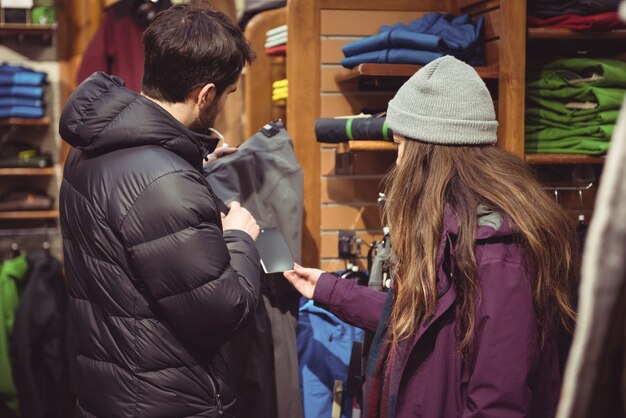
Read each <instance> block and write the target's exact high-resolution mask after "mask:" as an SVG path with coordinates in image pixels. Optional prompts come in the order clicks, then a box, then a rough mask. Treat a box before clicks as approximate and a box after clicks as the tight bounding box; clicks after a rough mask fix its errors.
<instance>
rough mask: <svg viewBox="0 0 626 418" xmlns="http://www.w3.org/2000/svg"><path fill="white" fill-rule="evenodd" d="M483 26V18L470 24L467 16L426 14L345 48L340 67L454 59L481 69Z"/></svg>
mask: <svg viewBox="0 0 626 418" xmlns="http://www.w3.org/2000/svg"><path fill="white" fill-rule="evenodd" d="M483 23H484V19H483V17H482V16H481V17H479V18H478V19H476V20H475V21H472V19H471V17H470V16H469V15H461V16H455V15H452V14H443V13H429V14H426V15H424V16H423V17H421V18H419V19H416V20H413V21H411V22H410V23H408V24H407V25H404V24H402V23H397V24H395V25H391V26H382V27H381V28H380V33H378V34H376V35H372V36H369V37H367V38H363V39H360V40H358V41H355V42H351V43H349V44H346V45H345V46H344V47H343V48H342V51H343V53H344V55H345V58H344V59H343V60H342V61H341V64H342V65H343V66H345V67H348V68H352V67H354V66H356V65H358V64H362V63H372V62H375V63H394V64H427V63H428V62H430V61H433V60H435V59H437V58H439V57H441V56H443V55H453V56H455V57H457V58H459V59H461V60H463V61H465V62H467V63H469V64H470V65H484V57H483V39H482V28H483Z"/></svg>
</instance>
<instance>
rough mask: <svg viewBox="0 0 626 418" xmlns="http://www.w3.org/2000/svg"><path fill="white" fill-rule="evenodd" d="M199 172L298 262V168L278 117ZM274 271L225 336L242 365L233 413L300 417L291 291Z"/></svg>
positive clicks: (294, 296)
mask: <svg viewBox="0 0 626 418" xmlns="http://www.w3.org/2000/svg"><path fill="white" fill-rule="evenodd" d="M205 177H206V179H207V181H208V182H209V184H210V185H211V188H212V189H213V191H214V192H215V194H216V195H217V196H218V197H219V198H220V199H222V200H223V201H224V202H227V203H229V202H232V201H233V200H236V201H238V202H240V203H241V205H242V206H243V207H245V208H246V209H248V210H249V211H250V213H251V214H252V216H254V218H255V219H256V221H257V223H258V224H259V225H260V226H261V227H262V228H269V227H276V228H278V229H279V230H280V232H281V234H282V235H283V237H284V238H285V241H286V242H287V244H288V246H289V249H290V250H291V253H292V255H293V258H294V260H296V261H297V262H299V261H300V253H301V242H302V211H303V206H302V196H303V187H304V186H303V174H302V169H301V168H300V164H298V161H297V160H296V158H295V154H294V151H293V144H292V142H291V138H290V137H289V134H288V133H287V131H286V130H285V129H284V127H283V124H282V122H281V121H275V122H272V123H270V124H268V125H266V126H265V127H263V128H262V129H261V130H260V131H259V132H257V133H256V134H254V135H253V136H252V137H250V138H249V139H247V140H246V141H245V142H244V143H243V144H242V145H241V146H240V147H239V148H238V151H237V152H236V153H234V154H231V155H227V156H224V157H222V158H220V159H218V160H217V161H214V162H212V163H211V164H209V165H208V166H207V167H206V168H205ZM280 276H282V274H274V275H270V274H262V275H261V294H262V296H263V297H262V299H263V304H262V305H263V306H261V304H259V306H258V307H257V311H256V317H255V318H254V319H253V320H252V322H251V323H250V324H248V325H247V330H246V332H241V333H239V336H238V337H237V338H236V340H235V341H234V342H233V346H234V349H235V352H236V354H237V356H238V360H239V361H238V362H237V364H238V365H240V366H241V368H242V370H241V371H242V374H241V375H240V383H241V384H242V386H243V387H240V388H239V391H240V394H241V397H240V403H239V406H240V408H244V410H240V416H241V417H255V418H265V417H267V418H302V417H303V413H302V401H301V394H300V376H299V371H298V353H297V346H296V326H297V315H298V307H299V294H298V293H297V292H296V291H295V290H294V289H293V287H292V286H291V285H290V284H289V283H288V282H287V281H286V280H284V279H283V278H282V277H280ZM266 317H267V319H265V318H266ZM267 329H271V336H272V341H271V342H270V341H269V340H268V338H267V331H266V330H267ZM272 365H273V366H272ZM273 394H275V396H274V395H273ZM273 396H274V397H273ZM272 397H273V398H272ZM272 405H274V406H275V408H274V407H272Z"/></svg>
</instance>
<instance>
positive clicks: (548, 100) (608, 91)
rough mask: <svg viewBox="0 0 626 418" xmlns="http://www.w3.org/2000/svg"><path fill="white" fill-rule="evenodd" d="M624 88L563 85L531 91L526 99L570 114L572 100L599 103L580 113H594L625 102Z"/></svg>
mask: <svg viewBox="0 0 626 418" xmlns="http://www.w3.org/2000/svg"><path fill="white" fill-rule="evenodd" d="M624 92H625V90H624V89H622V88H617V87H616V88H613V87H594V86H590V85H585V86H578V87H563V88H560V89H555V90H540V91H537V92H534V91H529V92H527V94H526V101H527V102H529V103H534V104H535V105H538V106H539V107H542V108H545V109H550V110H552V111H554V112H558V113H561V114H565V115H567V114H569V113H570V111H571V108H570V107H569V106H571V102H573V101H577V102H593V103H597V104H598V105H597V106H596V107H595V108H592V109H579V113H578V114H580V115H585V114H593V113H597V112H603V111H607V110H616V109H619V108H620V107H621V106H622V103H623V102H624Z"/></svg>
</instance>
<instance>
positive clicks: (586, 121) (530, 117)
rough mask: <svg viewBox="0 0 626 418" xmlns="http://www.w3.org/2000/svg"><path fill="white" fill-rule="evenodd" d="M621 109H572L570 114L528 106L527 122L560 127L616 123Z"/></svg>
mask: <svg viewBox="0 0 626 418" xmlns="http://www.w3.org/2000/svg"><path fill="white" fill-rule="evenodd" d="M618 115H619V110H607V111H603V112H595V113H586V112H582V113H581V112H579V111H578V110H571V111H570V113H569V114H562V113H559V112H554V111H552V110H550V109H545V108H540V107H529V108H526V116H525V117H526V119H525V120H526V124H528V125H545V126H552V127H558V128H569V127H571V126H575V127H585V126H589V125H607V124H615V122H616V121H617V116H618Z"/></svg>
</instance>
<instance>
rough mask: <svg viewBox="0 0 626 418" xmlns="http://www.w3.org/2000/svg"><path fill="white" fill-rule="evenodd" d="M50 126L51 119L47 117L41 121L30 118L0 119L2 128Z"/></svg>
mask: <svg viewBox="0 0 626 418" xmlns="http://www.w3.org/2000/svg"><path fill="white" fill-rule="evenodd" d="M11 125H12V126H48V125H50V117H48V116H45V117H43V118H40V119H28V118H7V119H0V126H11Z"/></svg>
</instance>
